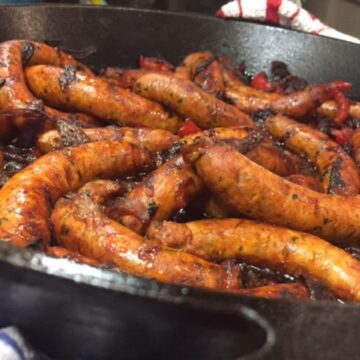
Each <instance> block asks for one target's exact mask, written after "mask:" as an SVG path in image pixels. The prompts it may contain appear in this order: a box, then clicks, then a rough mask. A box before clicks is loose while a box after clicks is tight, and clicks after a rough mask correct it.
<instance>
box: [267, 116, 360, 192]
mask: <svg viewBox="0 0 360 360" xmlns="http://www.w3.org/2000/svg"><path fill="white" fill-rule="evenodd" d="M265 126H266V128H267V130H268V131H269V132H270V134H271V135H273V136H274V137H275V138H277V139H279V140H281V141H283V142H284V144H285V145H286V146H287V147H288V148H290V149H292V150H293V151H295V152H296V153H298V154H300V155H306V156H307V157H308V158H309V159H310V160H311V161H312V162H313V163H315V164H316V165H317V167H318V169H319V171H320V175H321V177H322V184H323V188H324V192H326V193H329V194H339V195H355V194H358V193H359V187H360V180H359V175H358V171H357V168H356V165H355V163H354V161H353V160H352V159H351V157H350V156H349V155H347V154H346V152H345V151H344V150H343V149H342V148H341V146H340V145H338V144H337V143H336V142H334V141H332V140H330V139H329V138H328V136H327V135H325V134H324V133H322V132H321V131H317V130H315V129H312V128H310V127H309V126H306V125H304V124H300V123H298V122H296V121H294V120H291V119H289V118H287V117H285V116H282V115H277V116H273V117H269V118H267V120H266V121H265Z"/></svg>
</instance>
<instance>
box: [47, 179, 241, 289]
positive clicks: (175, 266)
mask: <svg viewBox="0 0 360 360" xmlns="http://www.w3.org/2000/svg"><path fill="white" fill-rule="evenodd" d="M92 186H94V185H93V184H91V183H90V184H87V185H85V187H84V188H83V189H82V190H81V191H80V192H79V194H77V195H76V196H75V197H73V198H72V199H60V200H59V201H58V202H57V203H56V206H55V209H54V211H53V213H52V216H51V222H52V224H53V228H54V234H55V237H56V239H57V241H58V242H59V243H60V244H61V245H63V246H65V247H66V248H68V249H71V250H72V251H77V252H79V253H81V254H82V255H84V256H88V257H90V258H93V259H96V260H98V261H100V262H103V263H110V264H115V265H117V266H118V267H119V268H120V269H121V270H123V271H126V272H128V273H131V274H134V275H138V276H144V277H147V278H152V279H156V280H159V281H165V282H168V283H175V284H182V285H194V286H199V287H204V288H210V289H222V290H227V289H229V290H235V289H237V288H238V286H239V285H238V279H237V276H236V275H237V274H236V273H235V272H234V273H233V274H232V273H231V274H227V273H226V271H225V269H222V268H221V266H219V265H216V264H211V263H209V262H207V261H205V260H202V259H200V258H197V257H195V256H193V255H190V254H186V253H182V252H179V251H174V250H168V249H167V248H166V247H164V246H162V245H160V244H159V243H152V242H146V241H144V238H142V237H141V236H139V235H137V234H136V233H134V232H132V231H131V230H129V229H127V228H126V227H124V226H122V225H120V224H119V223H117V222H115V221H113V220H111V219H110V218H108V217H107V216H105V215H104V214H103V213H102V212H101V208H100V206H99V202H100V203H101V201H99V200H100V199H93V198H92V191H91V187H92ZM101 186H102V188H101ZM89 187H90V188H89ZM96 187H97V188H96V190H95V192H96V194H97V196H99V195H101V193H102V194H103V195H106V194H111V192H112V190H113V189H112V187H113V185H112V183H110V184H109V183H108V182H101V183H99V182H97V184H96ZM115 190H116V189H115Z"/></svg>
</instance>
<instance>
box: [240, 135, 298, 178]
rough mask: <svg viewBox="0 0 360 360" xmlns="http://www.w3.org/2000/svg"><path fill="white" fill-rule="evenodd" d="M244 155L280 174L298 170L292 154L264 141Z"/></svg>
mask: <svg viewBox="0 0 360 360" xmlns="http://www.w3.org/2000/svg"><path fill="white" fill-rule="evenodd" d="M246 156H247V157H248V158H249V159H250V160H252V161H254V162H256V163H257V164H259V165H261V166H263V167H264V168H265V169H268V170H270V171H271V172H273V173H275V174H278V175H280V176H290V175H292V174H296V173H298V172H299V167H298V164H297V162H296V161H295V160H294V158H293V157H292V156H289V155H288V153H286V152H285V151H284V150H282V149H280V148H279V147H277V146H274V145H272V144H271V143H269V142H266V141H263V142H262V143H260V144H259V145H258V146H256V147H255V148H253V149H252V150H250V151H249V152H248V153H247V154H246Z"/></svg>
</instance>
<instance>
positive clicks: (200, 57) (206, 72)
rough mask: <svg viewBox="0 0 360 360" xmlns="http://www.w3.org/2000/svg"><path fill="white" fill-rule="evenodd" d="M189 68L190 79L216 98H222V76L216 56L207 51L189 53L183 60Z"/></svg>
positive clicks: (223, 85) (223, 88)
mask: <svg viewBox="0 0 360 360" xmlns="http://www.w3.org/2000/svg"><path fill="white" fill-rule="evenodd" d="M183 63H184V66H187V67H189V68H190V69H191V70H190V71H191V79H192V80H193V81H194V83H195V84H196V85H198V86H200V87H201V88H202V89H203V90H205V91H206V92H208V93H209V94H212V95H214V96H216V97H218V98H220V99H221V98H223V96H224V91H225V84H224V78H223V74H222V70H221V66H220V64H219V61H218V60H217V58H216V57H215V56H214V55H213V54H212V53H211V52H209V51H204V52H196V53H192V54H189V55H188V56H187V57H186V58H185V59H184V61H183Z"/></svg>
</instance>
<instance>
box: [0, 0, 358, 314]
mask: <svg viewBox="0 0 360 360" xmlns="http://www.w3.org/2000/svg"><path fill="white" fill-rule="evenodd" d="M8 8H9V9H12V8H29V9H31V8H45V9H46V8H48V9H54V8H60V9H69V8H74V9H91V11H105V12H106V11H110V12H114V11H121V12H132V13H140V14H141V13H150V14H160V15H162V16H166V15H171V16H176V17H179V18H184V17H186V18H195V19H198V18H200V19H206V20H207V21H214V22H223V21H229V22H235V23H250V24H251V26H254V27H262V28H263V27H265V28H267V29H269V30H270V31H275V32H279V33H280V32H281V33H288V32H290V33H297V34H299V35H297V36H300V37H305V38H308V37H311V38H317V39H319V40H318V41H322V42H329V43H334V44H336V43H345V44H347V45H346V46H349V47H353V48H354V49H355V48H356V49H358V50H360V45H358V44H355V43H351V42H348V41H343V40H339V39H333V38H328V37H323V36H319V35H314V34H309V33H305V32H302V31H297V30H292V29H284V28H280V27H277V26H272V25H266V24H262V23H257V22H252V21H243V20H231V19H229V20H223V19H219V18H216V17H214V16H211V15H206V14H199V13H194V12H189V13H187V12H175V11H165V10H154V9H138V8H131V7H122V6H94V5H79V4H13V5H4V6H1V8H0V13H1V12H2V10H3V9H4V10H5V11H6V9H8ZM299 39H300V38H299ZM359 53H360V52H359ZM30 254H32V255H31V256H30ZM29 256H30V257H29ZM38 258H41V259H44V260H45V262H49V261H50V262H54V264H55V262H56V261H60V262H63V261H66V262H67V263H69V264H72V266H75V267H76V266H78V267H79V269H80V267H81V268H82V269H84V268H83V266H87V267H89V266H88V265H83V264H74V263H73V262H71V261H69V260H67V259H56V258H53V257H51V256H49V255H46V254H45V253H42V252H40V251H35V250H32V249H18V248H16V247H14V246H12V245H9V244H6V243H0V262H3V263H7V264H9V265H12V266H13V267H16V268H19V267H20V268H24V269H27V270H31V271H35V272H38V273H41V274H45V275H48V276H53V277H56V278H61V279H67V280H70V281H72V282H77V283H81V284H84V285H90V286H92V287H94V288H103V289H106V290H108V291H115V292H117V293H126V294H129V295H136V296H142V297H145V298H151V299H157V300H162V301H169V302H172V303H175V304H176V303H182V302H183V299H184V298H187V299H189V298H190V299H191V298H192V297H193V298H194V299H195V298H202V299H204V300H206V299H207V298H209V297H213V296H215V298H219V299H223V300H232V301H234V302H235V303H237V304H238V305H242V304H241V300H242V299H250V300H251V299H254V298H253V297H249V296H245V295H234V294H227V293H224V292H217V291H211V290H205V289H199V288H195V287H184V286H180V285H172V284H166V283H162V282H158V281H156V280H151V279H146V278H142V277H137V276H134V275H128V274H124V273H118V274H115V275H114V272H110V271H109V270H105V269H96V268H94V267H89V268H93V269H96V270H98V271H99V275H100V273H103V274H105V277H108V276H110V275H112V276H116V277H117V279H116V280H118V281H120V280H121V281H120V283H121V284H122V286H120V287H119V284H117V285H116V286H108V287H103V286H100V284H96V281H94V280H104V279H101V276H99V277H93V278H92V279H91V277H88V278H86V276H85V277H84V276H81V275H82V274H81V273H82V271H79V272H78V273H74V274H73V275H71V274H66V273H65V272H63V271H62V270H61V266H60V268H58V270H57V271H53V270H51V269H49V268H47V267H46V266H45V265H44V264H42V265H41V261H39V260H38ZM46 269H47V270H46ZM79 279H80V280H79ZM132 282H133V283H135V285H134V284H131V283H132ZM129 283H130V285H129ZM144 287H145V289H144ZM183 289H186V290H185V294H184V290H183ZM185 295H186V296H185ZM255 299H256V298H255ZM258 299H259V298H258ZM189 301H190V302H191V300H189ZM261 301H262V302H263V303H264V304H269V305H271V303H274V302H276V303H280V304H283V306H286V305H288V306H289V305H291V304H298V305H301V307H304V309H305V311H306V308H312V309H314V308H316V307H319V306H320V307H324V306H327V307H329V308H332V307H336V308H339V307H342V308H349V309H360V307H359V306H358V305H357V304H351V303H345V304H341V303H339V302H330V301H316V302H315V301H313V302H311V301H310V302H302V301H298V300H284V299H281V300H280V299H261Z"/></svg>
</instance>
